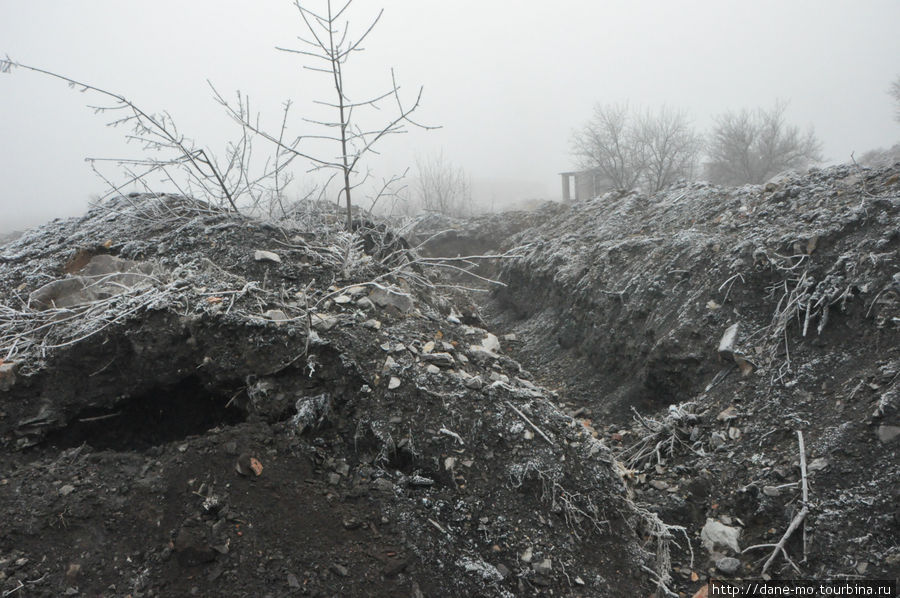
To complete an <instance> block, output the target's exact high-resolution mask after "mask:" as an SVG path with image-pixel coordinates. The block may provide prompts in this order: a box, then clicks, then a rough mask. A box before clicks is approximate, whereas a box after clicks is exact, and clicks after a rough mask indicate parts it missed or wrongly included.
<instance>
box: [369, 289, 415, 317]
mask: <svg viewBox="0 0 900 598" xmlns="http://www.w3.org/2000/svg"><path fill="white" fill-rule="evenodd" d="M369 299H370V300H371V301H372V303H374V304H375V305H377V306H378V307H381V308H386V307H394V308H396V309H397V310H399V311H400V312H401V313H407V312H409V311H410V310H412V308H413V300H412V297H410V296H409V295H408V294H407V293H401V292H400V291H391V290H388V289H379V288H375V289H372V292H370V293H369Z"/></svg>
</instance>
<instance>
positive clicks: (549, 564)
mask: <svg viewBox="0 0 900 598" xmlns="http://www.w3.org/2000/svg"><path fill="white" fill-rule="evenodd" d="M531 568H532V569H533V570H534V572H535V573H537V574H538V575H547V574H548V573H550V572H551V571H552V570H553V561H551V560H550V559H544V560H543V561H541V562H540V563H532V564H531Z"/></svg>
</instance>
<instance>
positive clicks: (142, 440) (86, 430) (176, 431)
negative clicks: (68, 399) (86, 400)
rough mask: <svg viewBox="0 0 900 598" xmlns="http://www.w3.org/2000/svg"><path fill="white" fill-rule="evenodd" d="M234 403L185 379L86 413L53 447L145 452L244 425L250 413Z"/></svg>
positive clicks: (52, 439) (53, 440)
mask: <svg viewBox="0 0 900 598" xmlns="http://www.w3.org/2000/svg"><path fill="white" fill-rule="evenodd" d="M232 394H233V393H232ZM230 398H231V395H229V394H226V393H223V394H217V393H214V392H210V391H209V390H208V389H207V388H205V387H204V386H203V385H202V384H201V382H200V381H199V380H198V379H197V378H194V377H190V378H186V379H184V380H182V381H181V382H179V383H178V384H176V385H174V386H164V387H157V388H154V389H152V390H150V391H149V392H147V393H145V394H141V395H136V396H133V397H127V398H123V399H121V400H120V401H119V403H118V404H117V405H116V406H115V407H113V408H111V409H85V410H83V411H81V412H80V413H78V414H77V415H76V416H75V417H73V418H72V419H71V420H70V423H69V425H68V426H66V427H65V428H63V429H61V430H59V431H57V432H55V433H53V434H51V435H50V436H49V437H48V444H50V445H55V446H58V447H59V448H70V447H74V446H80V445H81V444H84V443H86V444H88V445H90V446H91V447H93V448H94V449H97V450H115V451H143V450H146V449H149V448H151V447H154V446H157V445H160V444H165V443H168V442H174V441H177V440H181V439H183V438H187V437H188V436H192V435H196V434H203V433H204V432H206V431H208V430H210V429H212V428H214V427H216V426H221V425H234V424H238V423H240V422H242V421H244V420H245V419H246V413H245V412H244V411H243V410H242V409H239V408H237V407H236V406H235V405H234V404H231V405H229V399H230Z"/></svg>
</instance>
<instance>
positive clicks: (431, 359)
mask: <svg viewBox="0 0 900 598" xmlns="http://www.w3.org/2000/svg"><path fill="white" fill-rule="evenodd" d="M422 359H424V360H425V361H427V362H428V363H433V364H434V365H436V366H438V367H442V368H449V367H453V364H454V363H455V362H454V361H453V356H452V355H450V354H449V353H425V354H423V355H422Z"/></svg>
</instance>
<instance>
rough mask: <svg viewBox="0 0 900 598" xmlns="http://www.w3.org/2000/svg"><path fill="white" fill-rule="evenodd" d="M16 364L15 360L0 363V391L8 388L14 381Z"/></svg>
mask: <svg viewBox="0 0 900 598" xmlns="http://www.w3.org/2000/svg"><path fill="white" fill-rule="evenodd" d="M17 369H18V364H17V363H16V362H15V361H10V362H8V363H7V362H2V363H0V391H2V390H9V389H10V388H12V387H13V385H14V384H15V383H16V370H17Z"/></svg>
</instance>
